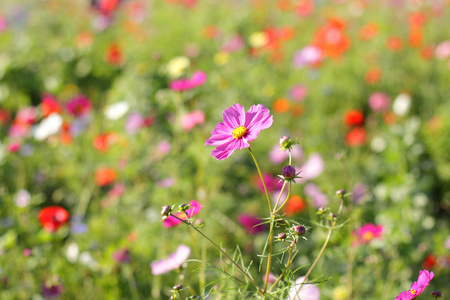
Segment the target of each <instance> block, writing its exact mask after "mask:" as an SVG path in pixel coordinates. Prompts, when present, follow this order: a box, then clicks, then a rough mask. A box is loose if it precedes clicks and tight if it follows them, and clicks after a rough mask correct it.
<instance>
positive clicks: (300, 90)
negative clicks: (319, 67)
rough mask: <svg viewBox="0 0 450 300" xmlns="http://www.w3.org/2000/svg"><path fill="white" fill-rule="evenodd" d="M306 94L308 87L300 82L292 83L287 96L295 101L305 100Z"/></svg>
mask: <svg viewBox="0 0 450 300" xmlns="http://www.w3.org/2000/svg"><path fill="white" fill-rule="evenodd" d="M307 94H308V88H307V87H306V86H304V85H301V84H298V85H294V86H293V87H292V88H291V90H290V91H289V96H290V97H291V98H292V100H294V101H297V102H301V101H303V100H305V98H306V95H307Z"/></svg>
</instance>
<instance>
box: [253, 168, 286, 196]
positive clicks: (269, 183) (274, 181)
mask: <svg viewBox="0 0 450 300" xmlns="http://www.w3.org/2000/svg"><path fill="white" fill-rule="evenodd" d="M262 177H263V179H264V183H265V184H266V188H267V190H268V191H269V193H272V192H274V193H276V192H279V191H280V190H281V188H282V187H283V183H282V182H281V181H280V178H279V177H277V176H272V174H270V173H263V174H262ZM254 180H255V183H256V187H257V188H258V190H259V191H260V192H261V193H263V194H264V193H265V192H266V191H265V190H264V185H263V183H262V182H261V178H260V176H259V175H258V174H256V175H255V176H254Z"/></svg>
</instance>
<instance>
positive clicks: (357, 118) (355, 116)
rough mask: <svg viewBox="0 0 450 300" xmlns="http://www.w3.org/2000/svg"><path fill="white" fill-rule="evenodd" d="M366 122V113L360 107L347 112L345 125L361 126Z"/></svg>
mask: <svg viewBox="0 0 450 300" xmlns="http://www.w3.org/2000/svg"><path fill="white" fill-rule="evenodd" d="M363 122H364V114H363V113H362V111H360V110H358V109H352V110H349V111H347V112H346V113H345V120H344V123H345V125H347V126H349V127H352V126H360V125H362V124H363Z"/></svg>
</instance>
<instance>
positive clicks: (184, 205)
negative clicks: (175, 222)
mask: <svg viewBox="0 0 450 300" xmlns="http://www.w3.org/2000/svg"><path fill="white" fill-rule="evenodd" d="M190 206H191V205H190V204H186V203H184V204H181V205H180V206H178V208H179V209H180V211H182V212H185V211H186V210H187V209H189V207H190Z"/></svg>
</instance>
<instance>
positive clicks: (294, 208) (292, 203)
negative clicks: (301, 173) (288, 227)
mask: <svg viewBox="0 0 450 300" xmlns="http://www.w3.org/2000/svg"><path fill="white" fill-rule="evenodd" d="M306 207H307V203H306V201H305V200H303V199H302V198H300V196H298V195H293V196H292V197H290V198H289V200H288V203H287V204H286V207H285V208H284V212H285V213H286V216H287V217H290V216H293V215H295V214H298V213H301V212H302V211H304V210H305V209H306Z"/></svg>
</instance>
